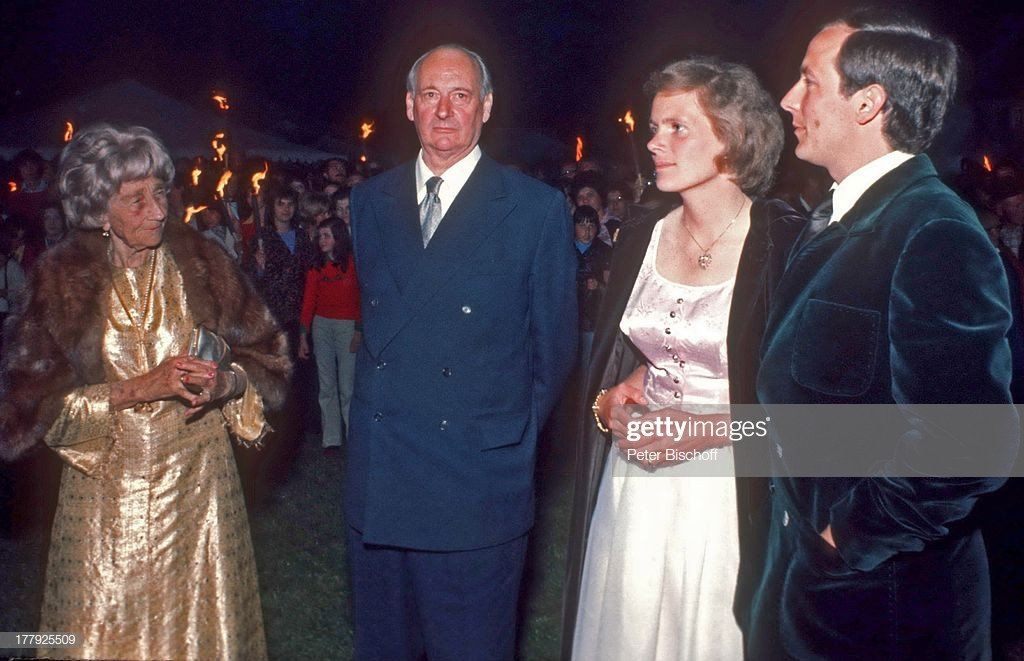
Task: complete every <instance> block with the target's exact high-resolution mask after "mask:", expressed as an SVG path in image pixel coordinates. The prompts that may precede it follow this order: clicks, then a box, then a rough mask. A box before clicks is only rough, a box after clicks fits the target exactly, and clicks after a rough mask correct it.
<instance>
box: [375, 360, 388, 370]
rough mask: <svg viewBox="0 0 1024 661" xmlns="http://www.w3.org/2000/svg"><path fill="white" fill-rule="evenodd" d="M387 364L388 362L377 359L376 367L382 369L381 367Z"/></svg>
mask: <svg viewBox="0 0 1024 661" xmlns="http://www.w3.org/2000/svg"><path fill="white" fill-rule="evenodd" d="M387 366H388V364H387V363H386V362H385V361H383V360H381V361H379V362H378V363H377V369H379V370H382V369H384V368H385V367H387Z"/></svg>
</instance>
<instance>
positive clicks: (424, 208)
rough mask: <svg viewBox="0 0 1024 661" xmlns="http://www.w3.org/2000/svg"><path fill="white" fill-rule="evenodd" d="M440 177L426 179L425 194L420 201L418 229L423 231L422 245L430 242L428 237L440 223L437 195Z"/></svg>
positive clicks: (432, 234)
mask: <svg viewBox="0 0 1024 661" xmlns="http://www.w3.org/2000/svg"><path fill="white" fill-rule="evenodd" d="M441 182H442V179H441V177H431V178H430V179H427V194H426V196H424V198H423V201H422V202H420V229H421V230H422V231H423V247H424V248H426V247H427V244H428V243H430V238H431V237H432V236H434V232H435V231H437V226H438V225H440V224H441V198H439V197H438V196H437V191H438V189H440V188H441Z"/></svg>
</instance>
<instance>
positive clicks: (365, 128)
mask: <svg viewBox="0 0 1024 661" xmlns="http://www.w3.org/2000/svg"><path fill="white" fill-rule="evenodd" d="M359 130H360V131H361V132H362V133H361V135H360V136H359V137H360V138H362V139H363V140H366V139H367V138H369V137H370V134H371V133H373V122H363V124H362V126H360V127H359Z"/></svg>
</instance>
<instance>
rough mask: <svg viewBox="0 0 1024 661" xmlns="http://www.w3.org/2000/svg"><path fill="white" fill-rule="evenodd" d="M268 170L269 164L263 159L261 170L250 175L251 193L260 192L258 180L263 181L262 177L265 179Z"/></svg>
mask: <svg viewBox="0 0 1024 661" xmlns="http://www.w3.org/2000/svg"><path fill="white" fill-rule="evenodd" d="M269 171H270V165H269V164H268V163H267V162H266V161H263V172H257V173H256V174H254V175H253V176H252V192H253V193H255V194H257V195H259V194H260V182H261V181H263V180H264V179H266V177H267V172H269Z"/></svg>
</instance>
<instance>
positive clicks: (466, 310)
mask: <svg viewBox="0 0 1024 661" xmlns="http://www.w3.org/2000/svg"><path fill="white" fill-rule="evenodd" d="M472 311H473V308H471V307H469V306H468V305H463V306H462V314H469V313H470V312H472Z"/></svg>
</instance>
